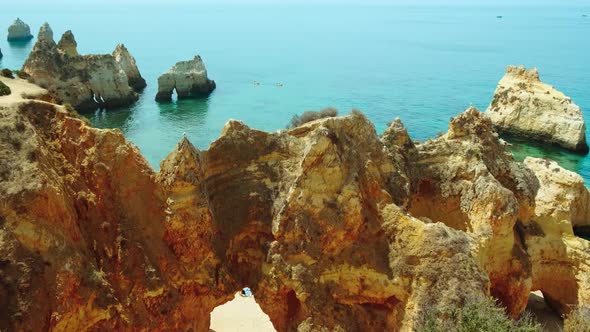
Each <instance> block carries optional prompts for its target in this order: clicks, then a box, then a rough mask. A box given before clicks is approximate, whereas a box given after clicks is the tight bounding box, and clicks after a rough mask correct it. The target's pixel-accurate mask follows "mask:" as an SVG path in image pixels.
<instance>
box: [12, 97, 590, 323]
mask: <svg viewBox="0 0 590 332" xmlns="http://www.w3.org/2000/svg"><path fill="white" fill-rule="evenodd" d="M2 98H4V97H0V126H2V128H3V129H2V130H1V131H0V133H1V134H0V179H1V181H0V201H1V202H2V204H0V257H2V258H1V259H2V260H1V261H0V294H1V295H2V296H0V299H1V300H0V329H2V330H35V331H37V330H40V331H43V330H57V331H62V330H77V331H84V330H187V329H192V330H194V331H208V329H209V319H210V318H209V317H210V312H211V311H212V310H213V308H215V307H216V306H218V305H220V304H222V303H224V302H226V301H229V300H230V299H232V298H233V296H234V293H235V292H236V291H237V290H239V289H241V288H242V287H244V286H249V287H251V288H252V290H253V291H254V293H255V294H256V301H257V302H258V303H259V304H260V306H261V308H262V310H264V311H265V312H266V313H267V314H268V315H269V316H270V318H271V321H272V323H273V325H274V326H275V328H276V329H277V330H278V331H294V330H301V331H316V330H326V331H360V330H362V331H364V330H368V331H383V330H389V331H412V330H414V329H415V326H416V323H417V321H419V320H420V318H421V317H422V315H423V313H424V311H426V310H431V309H433V308H434V309H440V310H442V311H444V310H445V309H446V308H448V307H450V306H456V305H461V303H463V301H464V300H465V299H467V298H469V297H472V296H477V295H487V294H490V293H491V294H493V295H494V296H496V297H498V298H500V299H501V300H502V301H503V302H504V304H506V305H507V308H508V310H509V312H510V313H511V314H513V315H514V316H516V315H517V314H518V313H520V312H521V311H522V310H523V309H524V306H523V301H524V303H526V298H527V296H528V292H529V291H530V290H531V289H534V288H536V289H542V290H544V292H545V291H547V294H551V295H553V296H552V297H551V299H552V301H554V303H555V306H556V307H559V306H564V307H565V306H567V305H569V304H588V301H589V299H588V298H587V297H586V296H585V295H580V296H575V297H572V296H560V295H558V294H557V295H556V294H555V293H552V291H549V290H550V289H552V288H551V287H552V286H551V285H550V283H551V282H553V281H554V280H552V279H549V277H550V275H549V274H545V272H544V271H543V269H544V268H545V265H543V264H548V263H551V262H546V261H545V260H543V259H538V257H542V256H539V255H541V254H543V253H542V252H541V251H542V250H543V249H544V248H545V247H543V246H544V245H547V246H549V247H547V248H553V247H552V245H553V243H557V242H559V240H560V239H561V240H563V241H566V240H567V241H569V239H570V238H569V237H562V236H561V234H559V233H556V232H554V231H553V230H552V228H551V227H547V230H546V231H545V233H543V234H544V235H543V236H542V237H540V236H539V234H540V233H535V232H534V228H532V227H531V226H530V225H533V223H534V221H535V218H538V217H539V212H538V211H537V210H535V197H538V191H539V190H538V188H539V181H538V180H537V177H536V176H535V175H534V173H533V171H531V170H530V169H528V168H526V167H525V166H524V165H522V164H519V163H516V162H514V160H512V158H511V156H510V155H509V154H507V153H506V150H505V148H504V145H503V144H502V142H501V141H500V140H499V139H498V138H497V136H496V135H495V133H494V132H493V131H492V129H491V128H492V125H491V122H490V121H489V120H488V119H487V118H485V117H484V116H483V115H482V114H481V113H479V112H478V111H477V110H475V109H470V110H468V111H466V112H464V113H463V114H461V115H459V116H458V117H456V118H455V119H453V121H452V122H451V125H450V127H449V131H448V133H447V134H445V135H443V136H441V137H440V138H437V139H435V140H431V141H428V142H425V143H421V144H417V143H414V142H412V141H411V139H410V138H409V136H408V135H407V132H406V131H405V128H404V127H403V125H402V124H401V122H400V121H394V122H393V123H392V125H391V127H390V128H389V129H388V130H387V131H386V133H385V134H384V135H383V136H382V137H378V136H377V134H376V132H375V128H374V127H373V125H372V124H371V123H370V122H369V121H368V120H367V119H366V118H365V117H364V116H363V115H362V114H360V113H353V114H351V115H349V116H345V117H338V118H327V119H321V120H317V121H313V122H310V123H307V124H304V125H303V126H300V127H297V128H294V129H291V130H288V131H282V132H275V133H266V132H263V131H258V130H255V129H252V128H249V127H248V126H246V125H245V124H243V123H241V122H239V121H233V120H232V121H229V122H228V123H227V124H226V126H225V127H224V129H223V131H222V134H221V137H220V138H219V139H217V140H216V141H214V142H213V143H212V144H211V146H210V147H209V149H208V150H206V151H199V150H198V149H197V148H195V147H194V146H193V145H192V144H191V143H190V142H189V141H188V140H187V139H186V138H183V139H182V140H181V141H180V142H179V144H178V145H177V146H176V148H175V149H174V151H172V153H171V154H170V155H169V156H168V157H167V158H166V159H165V160H164V161H163V162H162V163H161V165H160V172H159V173H155V172H154V171H153V170H152V169H151V168H150V167H149V165H148V164H147V163H146V161H145V160H144V158H143V157H142V156H141V155H140V153H139V151H138V150H137V149H136V148H135V147H134V146H133V145H131V144H129V143H128V142H127V141H126V140H125V139H124V137H123V135H122V134H121V133H120V132H119V131H118V130H101V129H95V128H90V127H88V125H87V124H86V123H84V122H83V121H81V120H79V119H76V118H73V117H72V115H71V114H68V113H67V111H66V109H65V108H64V107H62V106H58V105H55V104H52V103H49V102H44V101H39V100H20V101H18V102H17V103H12V104H10V103H8V102H7V103H4V104H3V102H2V101H3V99H2ZM542 187H543V185H542V186H541V188H542ZM436 221H438V222H436ZM537 239H540V240H542V241H540V242H539V243H538V244H534V245H533V242H534V241H536V240H537ZM545 241H549V242H545ZM580 241H583V240H580ZM579 243H581V246H582V247H576V250H578V252H584V250H586V249H584V247H583V246H584V243H587V242H579ZM530 250H533V251H532V252H531V251H530ZM548 254H551V255H554V256H553V257H554V259H555V262H558V261H559V260H562V261H565V260H569V261H573V258H572V257H574V256H572V255H573V254H571V253H567V252H566V251H558V252H553V253H545V255H548ZM568 255H569V256H568ZM575 257H579V258H578V260H577V261H576V262H577V263H576V264H577V265H575V264H573V263H572V264H570V265H571V266H575V267H577V269H578V270H576V273H578V274H576V275H577V276H578V279H563V280H566V281H564V283H562V285H566V283H567V286H569V287H570V288H569V289H573V290H575V292H576V294H585V293H584V292H585V288H587V285H588V280H586V279H585V277H583V276H584V275H583V274H582V272H583V271H585V270H583V269H584V268H585V267H584V266H583V265H584V264H587V263H588V259H586V258H585V256H583V253H580V254H579V255H578V256H575ZM574 270H575V269H574ZM586 275H588V274H586ZM560 280H561V279H560ZM33 313H34V314H33Z"/></svg>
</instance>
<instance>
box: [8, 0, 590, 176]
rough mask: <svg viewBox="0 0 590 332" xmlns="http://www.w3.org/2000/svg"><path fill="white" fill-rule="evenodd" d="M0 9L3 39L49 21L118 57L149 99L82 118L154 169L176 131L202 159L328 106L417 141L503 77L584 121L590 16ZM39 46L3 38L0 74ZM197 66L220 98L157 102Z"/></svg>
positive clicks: (569, 12) (485, 9)
mask: <svg viewBox="0 0 590 332" xmlns="http://www.w3.org/2000/svg"><path fill="white" fill-rule="evenodd" d="M0 7H1V8H0V28H2V29H3V30H4V29H6V28H8V26H9V25H10V24H11V23H12V21H13V20H14V19H15V18H16V17H17V16H18V17H20V18H21V19H23V20H24V21H25V22H27V23H29V24H30V25H31V28H32V29H33V31H34V34H35V35H36V33H37V31H38V29H39V27H40V26H41V24H42V23H43V22H45V21H47V22H49V23H50V24H51V26H52V27H53V30H54V33H55V35H56V36H55V38H56V40H57V39H59V37H60V36H61V34H62V33H63V32H64V31H65V30H68V29H71V30H73V32H74V34H75V36H76V39H77V41H78V49H79V51H80V52H81V53H110V52H112V50H113V49H114V48H115V46H116V44H117V43H125V44H126V46H127V47H128V48H129V50H130V51H131V53H132V54H133V55H134V56H135V58H136V59H137V62H138V65H139V68H140V70H141V72H142V74H143V76H144V77H145V78H146V80H147V82H148V87H147V88H146V90H145V91H144V92H143V94H142V96H141V99H140V100H139V102H138V103H136V104H135V105H133V106H132V107H129V108H125V109H116V110H108V111H96V112H91V113H88V114H85V115H86V116H87V117H89V118H90V119H91V121H92V122H93V124H94V125H96V126H98V127H105V128H113V127H117V128H121V130H122V131H123V132H124V133H125V135H126V136H127V138H128V139H129V140H131V141H132V142H134V143H135V144H136V145H137V146H139V148H140V149H141V151H142V153H143V154H144V155H145V156H146V158H147V159H148V160H149V162H150V163H151V164H152V165H153V166H154V168H156V169H158V168H159V166H158V163H159V161H160V160H162V159H163V158H164V157H165V156H166V155H167V154H168V153H169V152H170V151H171V150H172V149H173V147H174V146H175V144H176V143H177V141H178V140H179V139H180V138H181V136H182V133H183V132H186V133H187V135H188V137H189V139H190V140H191V141H192V142H193V143H194V144H195V145H197V146H198V147H199V148H202V149H206V148H207V146H208V145H209V144H210V143H211V141H213V140H214V139H215V138H217V137H218V136H219V133H220V131H221V128H222V127H223V125H224V123H225V122H226V121H227V120H228V119H239V120H242V121H244V122H245V123H246V124H248V125H250V126H252V127H254V128H258V129H263V130H267V131H274V130H278V129H282V128H284V127H285V126H286V125H287V123H288V122H289V120H290V119H291V117H292V116H293V115H294V114H296V113H301V112H303V111H306V110H317V109H321V108H323V107H327V106H334V107H336V108H338V109H339V110H340V112H341V113H343V114H344V113H347V112H348V111H349V110H350V109H352V108H357V109H360V110H362V111H363V112H364V113H365V114H366V115H367V116H368V117H369V118H370V119H371V120H372V121H373V122H374V123H375V125H376V127H377V130H378V131H379V132H381V131H382V130H383V129H385V126H386V124H387V123H388V122H389V121H391V120H392V119H394V118H395V117H400V118H401V119H402V121H403V122H404V123H405V124H406V126H407V127H408V128H409V131H410V134H411V136H412V137H413V138H414V139H417V140H424V139H427V138H429V137H434V136H436V135H437V133H438V132H441V131H446V129H447V126H448V123H449V119H450V118H451V117H452V116H455V115H456V114H458V113H460V112H461V111H463V110H464V109H465V108H467V107H468V106H469V105H470V104H473V105H475V106H476V107H478V108H479V109H480V110H485V108H486V107H487V105H488V104H489V102H490V100H491V98H492V94H493V92H494V89H495V86H496V84H497V82H498V80H499V79H500V78H501V77H502V75H503V73H504V67H505V66H506V65H509V64H524V65H526V66H529V67H538V68H539V71H540V73H541V78H542V79H543V80H544V81H546V82H548V83H551V84H553V85H555V86H556V87H557V88H558V89H560V90H562V91H564V92H565V93H566V94H567V95H569V96H570V97H572V99H573V100H574V102H575V103H577V104H578V105H579V106H580V107H582V109H584V112H585V116H586V119H587V121H589V120H590V80H589V79H588V78H589V77H590V61H589V59H590V43H589V41H588V36H590V17H584V16H583V15H584V14H586V15H588V16H590V4H589V5H588V6H587V7H580V6H568V5H563V6H541V7H494V6H449V7H435V6H415V7H411V6H393V5H390V6H389V5H372V6H370V5H273V4H267V5H249V6H246V5H238V4H235V5H230V4H224V5H212V4H209V5H202V4H201V5H198V4H188V3H184V4H182V5H155V4H143V5H141V6H139V5H137V6H133V5H123V4H122V5H120V6H113V5H112V4H111V5H108V6H107V5H99V4H93V5H74V6H73V5H51V4H40V5H36V6H34V7H33V6H31V5H24V4H18V3H15V2H10V3H7V4H5V3H3V4H2V5H1V6H0ZM498 15H501V16H502V17H503V18H497V16H498ZM33 43H34V41H33V42H31V43H28V44H19V45H9V44H8V43H7V42H6V40H5V38H4V37H2V38H0V48H1V49H2V52H3V53H4V58H3V59H2V60H0V67H9V68H11V69H16V68H19V67H20V66H21V65H22V63H23V62H24V60H25V59H26V57H27V55H28V52H29V51H30V49H31V48H32V46H33ZM196 54H200V55H201V56H202V57H203V59H204V61H205V64H206V66H207V69H208V71H209V76H210V77H211V78H212V79H214V80H215V81H216V82H217V90H216V91H215V92H214V93H213V94H212V95H211V96H210V97H209V98H207V99H202V100H191V101H188V100H187V101H179V102H174V103H170V104H158V103H156V102H155V101H154V96H155V93H156V90H157V77H158V75H159V74H161V73H162V72H164V71H166V70H168V69H169V68H170V67H171V66H172V65H173V64H174V63H176V62H177V61H179V60H188V59H191V58H192V57H193V56H194V55H196ZM253 81H259V82H261V85H260V86H257V85H254V84H253ZM278 82H281V83H283V84H284V87H277V86H276V85H275V84H276V83H278ZM589 123H590V122H589ZM513 149H514V151H515V152H516V154H517V156H519V157H522V156H524V155H527V154H529V155H536V156H548V157H550V158H554V159H556V160H558V161H559V162H560V163H561V164H562V166H564V167H566V168H569V169H571V170H574V171H577V172H578V173H580V174H581V175H582V176H584V177H585V178H586V180H587V181H589V183H590V157H585V156H578V155H574V154H570V153H567V152H565V151H562V150H559V149H555V148H546V147H542V146H535V145H530V144H522V143H518V144H515V145H514V147H513Z"/></svg>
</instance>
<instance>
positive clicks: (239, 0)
mask: <svg viewBox="0 0 590 332" xmlns="http://www.w3.org/2000/svg"><path fill="white" fill-rule="evenodd" d="M2 1H5V0H2ZM18 3H19V4H20V5H26V4H38V3H43V4H46V3H47V0H20V1H18ZM52 3H61V4H76V5H80V4H81V3H103V4H108V3H113V4H123V3H124V4H146V3H159V4H170V5H173V4H182V3H204V4H219V3H232V4H250V3H252V4H258V3H265V4H268V3H271V4H285V3H300V4H317V3H324V4H340V3H346V4H352V3H355V4H391V5H441V6H444V5H466V4H468V5H503V6H504V5H511V6H519V5H527V6H531V5H532V6H534V5H560V6H564V5H588V6H590V0H518V1H515V0H413V1H412V0H53V1H52Z"/></svg>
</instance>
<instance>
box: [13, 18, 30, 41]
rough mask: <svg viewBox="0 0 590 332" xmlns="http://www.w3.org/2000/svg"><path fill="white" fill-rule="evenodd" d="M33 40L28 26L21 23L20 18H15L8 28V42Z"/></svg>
mask: <svg viewBox="0 0 590 332" xmlns="http://www.w3.org/2000/svg"><path fill="white" fill-rule="evenodd" d="M31 39H33V35H32V34H31V28H29V25H28V24H26V23H25V22H23V21H22V20H21V19H20V18H17V19H16V21H14V23H12V25H11V26H10V27H8V38H7V40H8V41H9V42H14V41H29V40H31Z"/></svg>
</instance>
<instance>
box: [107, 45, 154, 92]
mask: <svg viewBox="0 0 590 332" xmlns="http://www.w3.org/2000/svg"><path fill="white" fill-rule="evenodd" d="M113 57H114V58H115V61H117V63H118V64H119V65H120V66H121V68H122V69H123V71H124V72H125V74H127V79H128V80H129V86H131V87H132V88H133V90H135V91H140V90H142V89H143V88H145V87H146V85H147V84H146V83H145V79H143V77H141V73H140V72H139V68H138V67H137V63H136V62H135V58H134V57H133V56H132V55H131V53H129V51H128V50H127V48H126V47H125V45H123V44H119V45H117V47H116V48H115V51H114V52H113Z"/></svg>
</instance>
